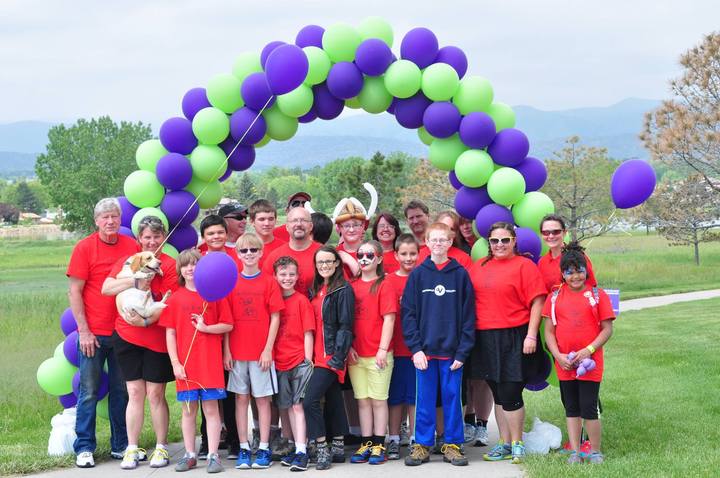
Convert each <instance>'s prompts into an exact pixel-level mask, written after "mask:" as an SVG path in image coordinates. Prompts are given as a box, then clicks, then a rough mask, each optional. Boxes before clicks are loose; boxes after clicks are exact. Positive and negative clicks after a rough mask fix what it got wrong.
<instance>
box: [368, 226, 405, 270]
mask: <svg viewBox="0 0 720 478" xmlns="http://www.w3.org/2000/svg"><path fill="white" fill-rule="evenodd" d="M400 234H402V230H401V229H400V223H399V222H398V220H397V219H396V218H395V216H393V215H392V214H390V213H389V212H381V213H380V214H378V215H377V217H376V218H375V221H373V224H372V238H373V239H375V240H376V241H378V242H379V243H380V244H382V248H383V269H385V273H386V274H393V273H394V272H395V271H397V270H398V269H400V263H399V262H398V260H397V259H396V258H395V239H397V237H398V236H399V235H400Z"/></svg>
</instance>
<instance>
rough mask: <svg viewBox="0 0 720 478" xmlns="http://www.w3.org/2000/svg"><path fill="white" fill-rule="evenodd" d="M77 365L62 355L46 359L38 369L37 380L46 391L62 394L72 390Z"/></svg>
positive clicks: (56, 394)
mask: <svg viewBox="0 0 720 478" xmlns="http://www.w3.org/2000/svg"><path fill="white" fill-rule="evenodd" d="M76 371H77V367H75V366H74V365H73V364H71V363H70V362H68V360H67V359H66V358H65V355H64V354H63V356H62V357H52V358H49V359H47V360H45V361H44V362H43V363H41V364H40V366H39V367H38V369H37V374H36V377H37V382H38V385H40V388H42V389H43V390H44V391H45V392H46V393H49V394H50V395H55V396H60V395H67V394H68V393H70V392H72V378H73V375H75V372H76Z"/></svg>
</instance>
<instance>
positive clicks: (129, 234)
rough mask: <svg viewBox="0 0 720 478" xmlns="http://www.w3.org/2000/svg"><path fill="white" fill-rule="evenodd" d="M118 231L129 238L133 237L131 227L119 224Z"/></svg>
mask: <svg viewBox="0 0 720 478" xmlns="http://www.w3.org/2000/svg"><path fill="white" fill-rule="evenodd" d="M118 233H120V234H122V235H123V236H127V237H129V238H131V239H135V234H133V232H132V229H130V228H129V227H125V226H120V230H119V231H118Z"/></svg>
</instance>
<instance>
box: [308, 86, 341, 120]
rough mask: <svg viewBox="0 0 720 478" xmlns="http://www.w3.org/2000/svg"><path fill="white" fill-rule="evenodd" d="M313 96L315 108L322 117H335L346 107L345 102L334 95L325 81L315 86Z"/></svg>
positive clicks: (326, 118)
mask: <svg viewBox="0 0 720 478" xmlns="http://www.w3.org/2000/svg"><path fill="white" fill-rule="evenodd" d="M313 97H314V103H313V109H314V110H315V112H316V113H317V116H318V118H320V119H324V120H331V119H335V118H337V117H338V116H340V113H342V111H343V108H345V102H344V101H343V100H341V99H339V98H336V97H335V96H333V94H332V93H330V90H328V87H327V85H326V84H325V83H321V84H319V85H315V86H313Z"/></svg>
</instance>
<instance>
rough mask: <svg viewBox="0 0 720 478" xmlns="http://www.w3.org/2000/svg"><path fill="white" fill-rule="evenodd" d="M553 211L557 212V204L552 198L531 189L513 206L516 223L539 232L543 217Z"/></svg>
mask: <svg viewBox="0 0 720 478" xmlns="http://www.w3.org/2000/svg"><path fill="white" fill-rule="evenodd" d="M553 212H555V205H554V204H553V202H552V199H550V198H549V197H548V196H547V194H545V193H541V192H540V191H531V192H529V193H527V194H525V195H524V196H523V197H522V199H520V200H519V201H518V202H516V203H515V205H514V206H513V208H512V213H513V218H514V219H515V224H517V225H518V226H520V227H529V228H530V229H532V230H533V231H535V232H537V233H540V221H541V220H542V218H543V217H545V215H547V214H551V213H553ZM543 244H545V242H543Z"/></svg>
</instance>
